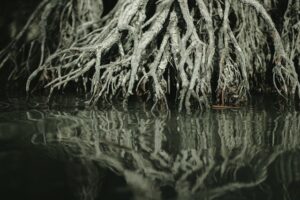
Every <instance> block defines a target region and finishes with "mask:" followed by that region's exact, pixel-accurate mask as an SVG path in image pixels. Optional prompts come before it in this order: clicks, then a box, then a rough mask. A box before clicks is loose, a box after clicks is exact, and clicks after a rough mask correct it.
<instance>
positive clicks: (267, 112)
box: [0, 97, 300, 200]
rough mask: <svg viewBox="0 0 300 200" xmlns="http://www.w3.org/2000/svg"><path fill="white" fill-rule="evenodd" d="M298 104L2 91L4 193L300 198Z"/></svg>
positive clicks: (0, 172) (29, 196)
mask: <svg viewBox="0 0 300 200" xmlns="http://www.w3.org/2000/svg"><path fill="white" fill-rule="evenodd" d="M299 130H300V113H299V112H297V111H296V110H295V109H292V108H289V109H287V108H286V107H285V108H281V106H277V105H275V104H274V105H273V104H271V103H270V102H268V100H262V99H258V100H257V101H255V102H254V103H252V104H251V106H245V107H242V108H231V109H208V110H206V111H204V112H198V113H193V114H190V115H187V114H178V113H176V112H175V111H174V112H172V111H171V112H169V113H167V112H160V113H151V112H150V111H149V109H148V108H145V106H144V105H143V104H142V103H140V102H136V103H133V104H132V105H130V106H129V107H128V109H127V110H124V109H123V108H122V107H119V106H116V107H113V106H109V107H107V108H102V109H100V108H97V109H96V108H86V107H85V106H84V102H83V101H81V100H80V99H76V98H68V97H64V98H61V99H59V100H57V101H56V102H54V103H52V105H51V107H49V106H47V104H45V103H43V99H40V98H33V99H32V100H31V101H30V102H26V101H25V100H24V99H21V98H10V99H5V100H2V101H0V199H1V200H11V199H22V200H35V199H36V200H48V199H49V200H50V199H51V200H96V199H97V200H98V199H109V200H111V199H112V200H113V199H122V200H123V199H124V200H126V199H137V200H139V199H141V200H144V199H145V200H147V199H170V200H171V199H172V200H173V199H174V200H175V199H178V200H185V199H209V200H210V199H228V200H229V199H230V200H235V199H237V200H244V199H245V200H246V199H247V200H248V199H253V200H254V199H264V200H265V199H278V200H291V199H300V190H299V188H300V149H299V147H300V131H299Z"/></svg>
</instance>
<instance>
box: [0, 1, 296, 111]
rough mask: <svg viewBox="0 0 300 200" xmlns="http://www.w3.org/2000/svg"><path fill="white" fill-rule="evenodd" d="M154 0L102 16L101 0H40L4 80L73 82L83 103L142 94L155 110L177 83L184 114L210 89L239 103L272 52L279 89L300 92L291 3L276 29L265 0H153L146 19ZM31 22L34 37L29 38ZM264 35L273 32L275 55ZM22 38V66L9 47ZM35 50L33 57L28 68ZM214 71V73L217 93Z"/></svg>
mask: <svg viewBox="0 0 300 200" xmlns="http://www.w3.org/2000/svg"><path fill="white" fill-rule="evenodd" d="M151 2H152V0H124V1H118V3H117V4H116V5H115V7H114V8H113V9H112V10H111V11H110V12H109V13H108V14H106V15H103V3H102V1H101V0H98V1H94V0H88V1H83V0H79V1H74V0H68V1H67V0H65V2H59V1H49V0H45V1H43V2H42V3H41V4H40V5H39V6H38V8H37V9H36V11H35V12H34V13H33V14H32V16H31V17H30V18H29V20H28V22H27V24H26V25H25V27H24V29H23V30H22V31H21V32H20V34H19V35H18V36H17V37H16V39H15V40H14V42H12V43H11V44H10V45H9V46H8V47H7V48H6V49H4V50H3V51H1V53H0V61H1V64H0V69H1V67H3V66H4V64H5V63H7V62H10V61H12V62H13V63H18V64H15V66H17V65H21V66H18V67H15V68H14V70H11V71H12V73H11V75H10V77H11V78H12V79H13V78H16V77H21V76H25V74H26V75H27V74H28V73H29V74H30V75H29V76H28V80H27V84H26V91H27V92H30V91H31V88H32V86H31V85H32V83H33V80H36V79H38V80H39V81H38V83H37V84H38V85H39V84H40V85H42V86H43V87H46V88H49V89H50V94H52V92H53V91H55V90H61V89H64V88H66V87H67V85H68V84H69V83H71V82H76V83H77V82H78V83H80V84H78V87H81V85H82V86H83V88H84V91H85V92H86V93H88V94H90V104H95V103H97V102H99V101H100V100H102V99H103V100H107V101H111V100H112V99H113V98H114V97H119V96H120V97H122V98H123V99H125V100H128V97H130V96H131V95H146V96H148V98H151V99H152V100H153V104H154V106H153V109H154V108H155V106H156V105H157V104H165V105H166V106H167V107H168V95H169V94H170V93H171V92H170V90H173V89H174V90H176V92H178V93H179V96H178V98H177V101H178V104H179V105H178V107H179V110H183V109H186V110H187V111H190V110H191V108H192V107H193V106H194V105H198V106H199V107H201V108H202V107H208V106H209V104H210V103H211V99H212V94H214V93H216V98H217V99H218V104H221V105H225V104H240V103H242V102H243V101H246V100H247V98H248V94H249V92H250V91H251V90H253V89H256V87H258V86H259V87H261V88H263V87H264V86H265V85H264V81H265V79H266V71H267V68H268V67H270V66H268V63H269V62H270V61H271V58H273V62H274V69H273V77H274V81H273V82H274V86H275V89H276V90H277V91H278V92H279V93H280V94H282V95H283V96H287V95H289V94H295V92H296V91H297V89H298V92H299V96H300V87H299V80H298V75H297V73H296V70H295V63H294V62H293V61H295V60H297V59H298V61H299V63H300V56H299V55H300V47H299V46H300V45H297V44H299V42H300V34H299V32H300V25H299V20H300V16H299V15H300V14H299V13H298V10H299V9H298V10H297V8H299V2H298V1H297V0H289V2H288V8H287V10H286V13H285V16H284V18H285V21H284V27H283V31H282V33H279V32H278V30H277V29H276V27H275V25H274V22H273V20H272V18H271V17H270V15H269V14H268V11H267V9H268V8H269V7H268V6H270V5H271V4H269V1H268V0H267V1H264V3H262V2H261V1H258V0H241V1H232V0H213V1H206V0H194V1H193V3H194V5H195V6H194V7H190V6H189V4H188V1H187V0H166V1H156V5H155V8H153V9H154V10H155V12H154V13H153V15H152V16H148V15H149V14H148V12H147V11H146V9H147V5H148V4H149V3H151ZM152 3H153V2H152ZM57 13H59V14H57ZM232 16H233V17H235V18H236V20H233V21H232ZM51 18H53V22H51V23H50V21H51V20H49V19H51ZM289 22H291V23H289ZM36 24H38V26H39V27H40V29H39V30H40V32H39V34H37V35H36V37H33V36H32V35H31V37H29V36H28V35H29V32H30V30H31V29H32V28H34V26H36ZM57 29H58V30H59V34H58V37H57V38H51V35H50V33H51V32H50V31H49V30H57ZM268 37H271V38H272V39H273V45H274V48H275V54H274V55H272V51H271V47H270V46H271V45H270V44H269V43H268ZM27 39H28V40H29V42H30V47H29V50H28V52H27V54H28V59H27V60H26V61H25V62H24V61H22V62H21V63H20V62H19V60H20V58H16V56H15V55H16V53H17V52H16V51H15V50H14V49H16V48H17V47H18V45H19V43H22V42H23V43H24V44H26V42H24V40H27ZM50 40H55V42H52V41H51V42H49V41H50ZM24 44H22V45H21V46H23V47H24V49H25V47H26V45H24ZM23 47H22V48H23ZM37 48H38V49H39V50H38V51H39V52H40V55H39V64H38V66H36V67H32V66H31V65H32V63H33V62H32V61H31V60H32V59H33V52H34V51H35V50H36V49H37ZM19 63H20V64H19ZM19 69H21V70H19ZM170 72H171V73H172V74H174V77H171V78H170ZM213 73H215V74H217V75H218V77H217V86H216V88H215V89H216V91H212V85H211V81H212V79H213V77H212V74H213ZM258 77H261V80H259V78H258ZM259 81H260V82H259ZM175 85H176V88H175ZM261 88H260V89H261ZM195 102H196V103H195Z"/></svg>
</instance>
